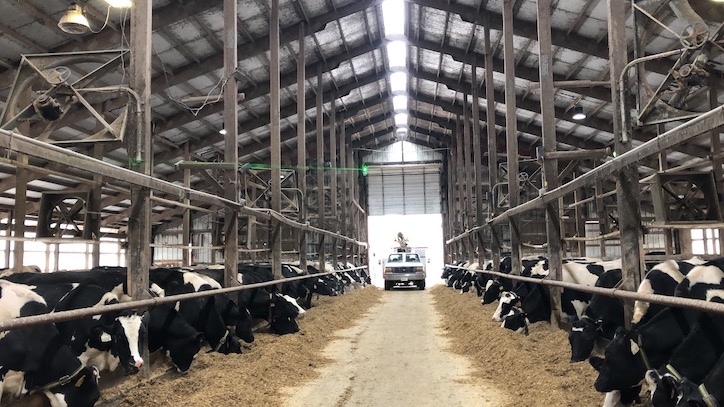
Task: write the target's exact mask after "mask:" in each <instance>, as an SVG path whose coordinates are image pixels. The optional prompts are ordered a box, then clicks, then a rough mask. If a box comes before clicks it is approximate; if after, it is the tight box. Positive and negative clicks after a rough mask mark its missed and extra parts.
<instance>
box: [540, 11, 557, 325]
mask: <svg viewBox="0 0 724 407" xmlns="http://www.w3.org/2000/svg"><path fill="white" fill-rule="evenodd" d="M536 4H537V6H538V47H539V48H538V73H539V80H540V107H541V116H542V119H543V124H542V130H543V151H544V153H545V154H548V153H549V152H554V151H555V150H556V149H557V146H556V113H555V102H554V92H555V91H554V89H553V51H552V44H551V42H552V41H551V0H538V1H537V2H536ZM558 184H559V182H558V160H556V159H549V160H545V161H543V188H544V189H545V190H546V191H549V190H552V189H555V188H558ZM559 208H560V207H559V202H558V200H557V199H554V200H552V201H551V202H549V203H548V204H546V206H545V212H546V236H547V238H548V270H549V278H551V279H552V280H556V281H562V280H563V258H562V256H561V252H562V246H561V224H560V214H559ZM561 291H562V290H561V289H560V288H556V287H551V288H550V294H551V325H552V326H553V327H554V328H557V327H558V326H559V325H560V323H561V313H562V309H561Z"/></svg>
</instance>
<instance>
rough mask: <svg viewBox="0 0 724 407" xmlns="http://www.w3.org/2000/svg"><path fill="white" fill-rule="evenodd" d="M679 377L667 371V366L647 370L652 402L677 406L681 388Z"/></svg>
mask: <svg viewBox="0 0 724 407" xmlns="http://www.w3.org/2000/svg"><path fill="white" fill-rule="evenodd" d="M679 383H680V382H679V379H677V378H676V376H674V375H673V374H671V373H669V372H667V371H666V368H662V369H660V371H657V370H649V371H647V372H646V384H647V385H648V387H649V392H650V393H651V403H652V404H653V405H655V406H661V407H674V406H676V402H677V399H678V398H679V397H678V396H679V395H678V388H679Z"/></svg>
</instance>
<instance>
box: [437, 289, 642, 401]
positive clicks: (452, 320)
mask: <svg viewBox="0 0 724 407" xmlns="http://www.w3.org/2000/svg"><path fill="white" fill-rule="evenodd" d="M431 291H432V293H433V296H434V298H435V306H436V308H437V310H438V311H439V312H440V313H441V314H442V315H443V326H442V330H443V331H444V332H446V334H447V336H448V337H449V338H450V340H451V342H450V343H451V350H452V351H453V352H455V353H457V354H460V355H464V356H467V357H468V358H469V359H470V360H471V361H472V363H473V367H474V369H475V370H474V372H473V376H475V377H479V378H481V379H483V380H484V381H485V382H487V383H490V384H492V385H493V386H495V387H496V388H499V389H501V390H502V391H503V392H505V393H507V394H509V395H510V397H509V401H507V402H506V403H503V404H502V405H503V406H505V407H519V406H556V407H563V406H570V407H583V406H600V405H602V404H603V394H601V393H598V392H597V391H596V390H595V389H594V388H593V383H594V382H595V380H596V377H597V374H598V373H597V372H596V371H595V370H594V369H593V368H592V367H591V365H590V364H589V363H588V362H580V363H570V362H569V361H570V357H571V356H570V346H569V344H568V336H567V333H566V332H565V331H563V330H557V329H552V328H551V326H550V325H549V324H548V323H546V322H538V323H534V324H531V325H530V335H529V336H525V335H523V334H519V333H515V332H513V331H510V330H507V329H503V328H501V327H500V323H499V322H494V321H492V320H491V316H492V315H493V312H495V309H496V307H497V302H496V303H493V304H488V305H485V306H481V304H480V301H479V300H478V299H477V297H476V296H475V295H474V294H463V295H460V294H459V291H457V290H453V289H450V288H447V287H443V286H436V287H434V288H432V290H431ZM646 403H647V405H648V401H646Z"/></svg>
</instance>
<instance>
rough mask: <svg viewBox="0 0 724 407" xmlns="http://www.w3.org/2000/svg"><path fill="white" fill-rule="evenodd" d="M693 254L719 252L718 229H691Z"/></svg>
mask: <svg viewBox="0 0 724 407" xmlns="http://www.w3.org/2000/svg"><path fill="white" fill-rule="evenodd" d="M691 249H692V252H693V254H721V253H720V252H719V229H691Z"/></svg>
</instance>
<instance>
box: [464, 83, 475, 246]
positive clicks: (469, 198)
mask: <svg viewBox="0 0 724 407" xmlns="http://www.w3.org/2000/svg"><path fill="white" fill-rule="evenodd" d="M463 139H464V140H463V143H464V146H463V149H462V150H463V162H464V168H465V228H466V229H472V228H473V227H474V226H475V211H474V209H473V183H475V170H474V169H473V162H472V151H471V150H472V149H473V143H472V134H471V131H470V105H469V104H468V95H466V94H463ZM470 249H471V250H470V252H469V253H468V260H472V259H473V257H474V256H475V247H474V246H472V245H471V247H470Z"/></svg>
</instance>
